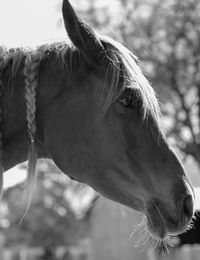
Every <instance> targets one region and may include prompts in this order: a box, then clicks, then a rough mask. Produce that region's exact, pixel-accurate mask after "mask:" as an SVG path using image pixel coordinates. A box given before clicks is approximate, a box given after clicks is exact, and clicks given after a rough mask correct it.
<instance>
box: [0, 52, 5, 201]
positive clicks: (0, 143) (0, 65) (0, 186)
mask: <svg viewBox="0 0 200 260" xmlns="http://www.w3.org/2000/svg"><path fill="white" fill-rule="evenodd" d="M4 63H5V61H4V58H2V57H0V104H1V98H2V92H3V81H2V72H3V68H4ZM2 121H3V113H2V106H0V199H1V198H2V194H3V172H4V170H3V141H2Z"/></svg>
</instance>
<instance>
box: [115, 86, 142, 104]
mask: <svg viewBox="0 0 200 260" xmlns="http://www.w3.org/2000/svg"><path fill="white" fill-rule="evenodd" d="M119 101H120V103H121V104H122V105H123V106H124V107H131V108H137V109H140V108H141V107H142V100H141V93H140V91H139V90H137V89H132V88H125V89H124V91H123V92H122V94H121V96H120V98H119Z"/></svg>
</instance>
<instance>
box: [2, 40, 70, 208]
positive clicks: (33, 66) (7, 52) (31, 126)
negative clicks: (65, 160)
mask: <svg viewBox="0 0 200 260" xmlns="http://www.w3.org/2000/svg"><path fill="white" fill-rule="evenodd" d="M52 53H55V54H56V57H57V59H58V61H59V63H60V64H61V65H62V66H64V67H67V68H68V70H71V67H70V64H66V60H69V61H71V56H72V48H69V45H68V44H66V43H62V42H59V43H52V44H46V45H42V46H39V47H38V48H36V49H30V48H12V49H7V48H5V47H1V46H0V101H1V96H2V87H3V82H2V74H3V71H4V69H5V68H6V67H7V66H8V64H9V62H10V61H12V63H11V67H10V75H9V79H8V80H11V81H12V83H14V79H15V76H16V72H17V71H18V69H19V67H20V66H21V65H22V64H23V68H24V69H23V75H24V85H25V99H26V120H27V131H28V136H29V151H28V167H27V175H28V177H27V194H26V198H28V200H27V201H28V205H27V209H28V207H29V205H30V200H31V196H32V192H33V188H34V183H35V179H36V160H37V153H36V147H35V138H36V90H37V86H38V77H39V67H40V64H41V62H42V61H43V60H44V59H45V58H47V57H48V56H49V55H51V54H52ZM1 123H2V110H1V102H0V193H1V195H2V191H3V165H2V153H3V142H2V127H1Z"/></svg>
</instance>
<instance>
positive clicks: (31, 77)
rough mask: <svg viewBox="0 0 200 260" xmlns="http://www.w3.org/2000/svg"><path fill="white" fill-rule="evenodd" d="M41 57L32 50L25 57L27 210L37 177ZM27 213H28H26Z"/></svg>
mask: <svg viewBox="0 0 200 260" xmlns="http://www.w3.org/2000/svg"><path fill="white" fill-rule="evenodd" d="M39 64H40V58H39V55H38V53H35V52H33V51H30V52H29V53H27V57H26V59H25V64H24V66H25V68H24V76H25V98H26V120H27V124H28V136H29V142H30V144H29V153H28V177H27V186H28V187H27V192H28V195H27V196H26V197H27V198H28V204H27V209H26V212H27V210H28V208H29V205H30V201H31V196H32V193H33V189H34V185H35V179H36V160H37V153H36V147H35V137H36V88H37V85H38V68H39ZM25 214H26V213H25Z"/></svg>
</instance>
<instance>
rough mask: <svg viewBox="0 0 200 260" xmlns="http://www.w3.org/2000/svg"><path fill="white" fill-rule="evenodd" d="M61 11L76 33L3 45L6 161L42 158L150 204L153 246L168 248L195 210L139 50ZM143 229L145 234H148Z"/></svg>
mask: <svg viewBox="0 0 200 260" xmlns="http://www.w3.org/2000/svg"><path fill="white" fill-rule="evenodd" d="M62 14H63V20H64V25H65V29H66V32H67V34H68V36H69V39H70V40H71V43H68V42H67V40H66V41H65V42H56V43H51V44H44V45H42V46H38V47H36V48H34V49H29V48H14V49H7V48H6V47H1V49H0V54H1V58H0V104H1V109H0V129H1V134H0V148H1V149H0V165H1V175H0V176H1V182H2V178H3V177H2V176H3V171H6V170H8V169H10V168H11V167H13V166H15V165H17V164H19V163H21V162H24V161H26V160H27V154H28V184H27V185H28V187H29V188H28V189H29V190H31V189H32V188H33V183H34V180H35V178H36V174H35V172H36V171H35V168H36V159H37V157H38V158H49V159H52V160H53V161H54V163H55V164H56V165H57V167H58V168H59V169H61V171H62V172H64V173H65V174H67V175H68V176H70V177H71V178H73V179H75V180H77V181H79V182H83V183H86V184H88V185H90V186H91V187H93V188H94V189H95V190H96V191H97V192H99V193H100V194H102V195H103V196H105V197H107V198H109V199H111V200H114V201H117V202H119V203H121V204H123V205H126V206H128V207H130V208H132V209H134V210H136V211H140V212H142V213H143V214H144V216H145V218H144V220H143V229H144V230H145V236H148V238H147V240H148V241H149V240H151V241H153V242H151V244H153V246H154V247H155V248H167V247H168V241H169V240H170V237H171V236H174V235H177V234H179V233H182V232H184V231H185V230H186V229H187V227H188V225H189V223H190V222H191V220H192V217H193V214H194V206H193V205H194V192H193V188H192V185H191V183H190V180H189V178H188V177H187V175H186V172H185V170H184V168H183V165H182V164H181V162H180V160H179V159H178V157H177V155H176V154H175V152H174V151H173V149H172V148H171V146H170V145H169V143H168V141H167V140H166V138H165V136H164V134H163V131H162V128H161V124H160V116H161V113H160V106H159V102H158V99H157V96H156V94H155V92H154V90H153V88H152V87H151V85H150V83H149V82H148V80H147V79H146V78H145V76H144V75H143V73H142V71H141V69H140V67H139V62H138V59H137V57H136V56H135V55H134V54H133V53H132V52H131V51H129V50H128V49H127V48H126V47H125V46H123V45H122V44H120V43H119V42H117V41H115V40H113V39H111V38H110V37H108V36H102V35H98V34H97V33H95V32H94V31H93V29H92V28H91V27H90V26H89V25H88V24H87V23H86V22H84V21H83V20H82V19H81V18H80V17H79V16H78V14H77V13H76V12H75V10H74V9H73V7H72V5H71V4H70V2H69V1H68V0H63V4H62ZM145 239H146V238H145Z"/></svg>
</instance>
